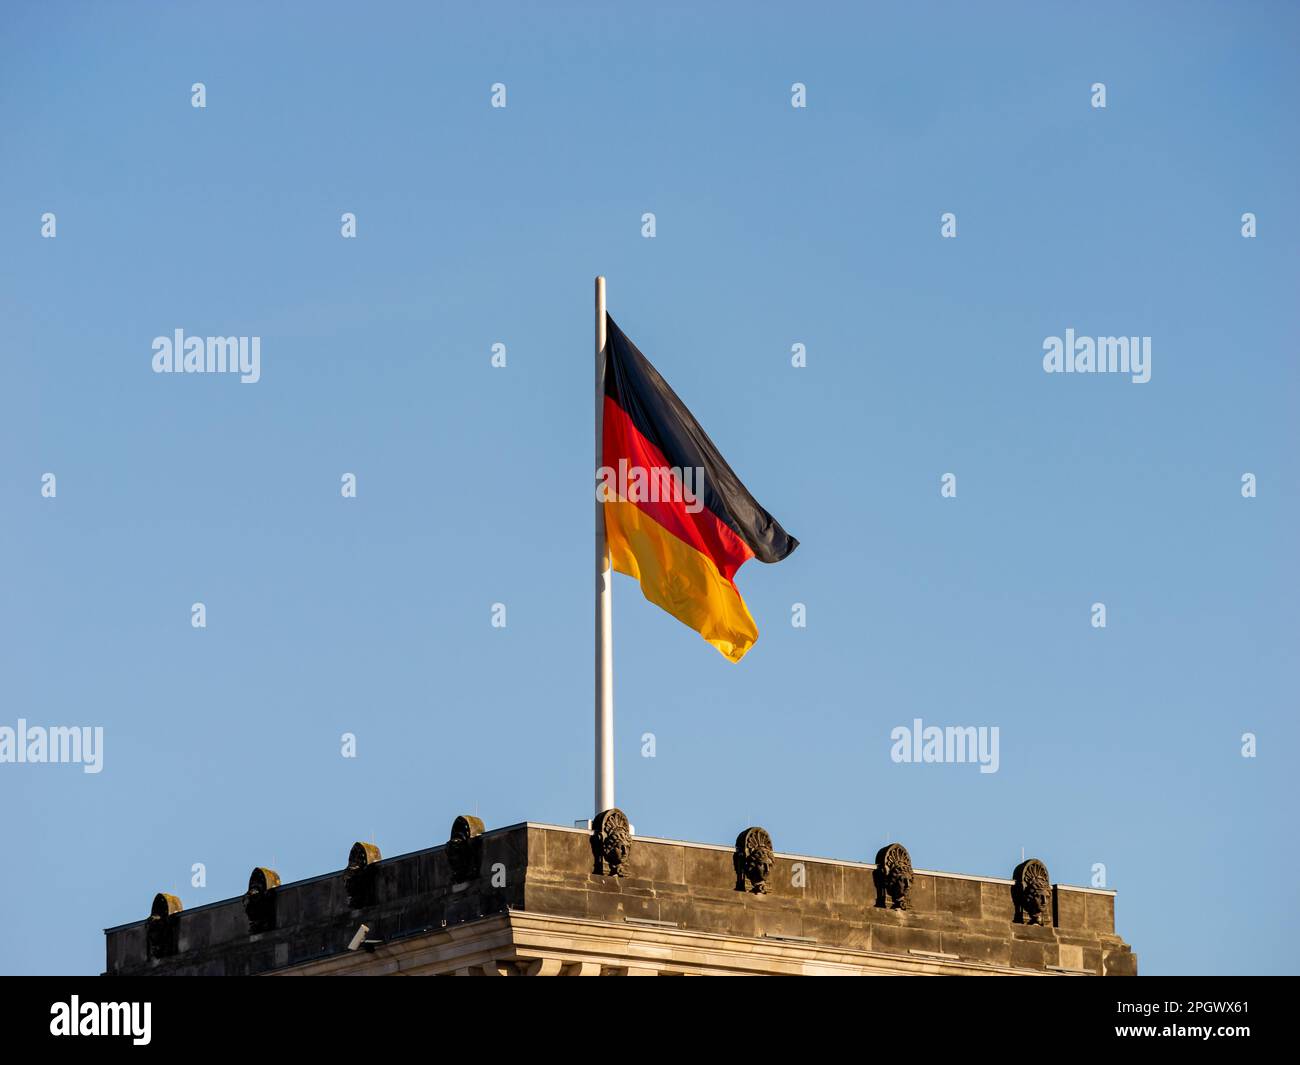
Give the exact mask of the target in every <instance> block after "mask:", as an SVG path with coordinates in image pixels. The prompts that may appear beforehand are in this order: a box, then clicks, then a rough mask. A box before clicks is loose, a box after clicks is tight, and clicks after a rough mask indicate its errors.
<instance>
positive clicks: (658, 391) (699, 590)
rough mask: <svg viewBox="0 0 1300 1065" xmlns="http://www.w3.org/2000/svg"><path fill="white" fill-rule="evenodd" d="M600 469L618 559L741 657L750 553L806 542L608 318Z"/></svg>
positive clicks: (773, 553) (658, 598)
mask: <svg viewBox="0 0 1300 1065" xmlns="http://www.w3.org/2000/svg"><path fill="white" fill-rule="evenodd" d="M605 325H606V334H605V335H606V344H605V359H606V363H605V402H604V412H603V415H602V418H603V423H602V433H601V436H602V440H601V450H602V469H601V477H602V482H603V495H602V496H601V498H602V499H603V502H604V507H603V510H604V513H605V537H606V541H607V543H608V545H609V556H610V562H611V564H612V565H613V567H614V569H615V570H617V571H618V572H619V573H626V574H627V575H628V576H629V577H635V578H636V579H637V580H638V581H640V583H641V593H642V595H644V596H645V597H646V598H647V599H648V600H650V602H652V603H654V604H655V605H657V606H660V607H662V608H663V609H664V610H666V611H668V613H670V614H671V615H672V616H673V617H675V618H676V619H677V620H678V621H680V622H682V623H684V624H686V625H689V626H690V627H691V628H693V629H694V630H695V631H696V632H698V633H699V634H700V635H701V636H702V637H704V639H706V640H707V641H708V642H709V643H711V644H713V646H714V647H716V648H717V649H718V650H719V651H721V652H722V654H723V655H725V656H726V657H727V658H729V659H731V661H733V662H739V661H740V660H741V659H742V658H743V657H744V656H745V652H746V651H748V650H749V649H750V648H751V647H752V646H753V645H754V641H755V640H757V639H758V628H757V627H756V626H755V624H754V619H753V618H752V617H750V615H749V611H748V610H747V609H746V608H745V601H744V600H743V599H741V597H740V592H739V591H738V590H737V589H736V584H735V580H734V578H735V575H736V570H738V569H740V567H741V566H742V565H744V564H745V563H746V562H747V561H749V559H751V558H757V559H759V560H760V561H762V562H780V561H781V559H783V558H785V557H786V555H788V554H789V553H790V552H791V551H793V550H794V549H795V548H796V547H798V546H799V541H798V540H796V539H795V538H794V537H793V536H791V535H790V534H789V533H787V532H786V531H785V530H784V529H783V528H781V526H780V524H779V523H778V522H777V521H776V519H775V518H773V517H772V515H771V514H769V513H768V512H767V511H766V510H764V509H763V508H762V507H760V506H759V505H758V502H757V501H756V500H755V499H754V497H753V496H752V495H750V494H749V492H748V490H747V489H746V488H745V486H744V485H743V484H741V483H740V478H738V477H737V476H736V475H735V473H733V472H732V469H731V467H730V466H728V465H727V462H726V460H725V459H724V458H723V457H722V456H721V455H720V454H719V453H718V449H717V448H716V447H714V446H713V441H712V440H710V439H709V437H708V434H706V433H705V432H704V430H703V429H701V428H700V423H699V422H697V421H696V420H695V417H694V415H692V414H691V412H690V411H689V410H687V409H686V404H684V403H683V402H682V401H681V400H680V399H678V398H677V393H676V392H674V391H673V390H672V389H671V388H669V387H668V383H667V382H666V381H665V380H664V379H663V378H662V377H660V376H659V371H658V370H656V369H655V368H654V367H653V366H651V365H650V361H649V360H648V359H647V358H646V357H645V356H644V355H642V354H641V352H640V351H638V350H637V347H636V345H635V344H633V343H632V341H631V340H629V339H628V338H627V336H626V335H625V334H624V333H623V331H622V330H621V329H619V327H618V326H617V325H616V324H615V323H614V319H613V318H611V317H609V316H608V315H606V316H605Z"/></svg>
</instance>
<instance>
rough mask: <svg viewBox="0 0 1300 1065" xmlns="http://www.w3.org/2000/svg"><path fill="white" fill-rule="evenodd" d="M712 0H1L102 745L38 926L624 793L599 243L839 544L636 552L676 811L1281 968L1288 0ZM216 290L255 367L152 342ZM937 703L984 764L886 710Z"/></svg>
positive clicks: (12, 710) (5, 177)
mask: <svg viewBox="0 0 1300 1065" xmlns="http://www.w3.org/2000/svg"><path fill="white" fill-rule="evenodd" d="M700 6H701V5H695V4H691V5H686V4H659V5H655V6H654V8H653V9H651V8H650V7H649V6H643V9H642V10H641V11H639V12H633V11H632V10H631V6H630V5H624V4H589V5H582V6H578V5H571V4H564V5H551V4H548V5H544V6H543V5H540V4H514V3H496V4H491V5H475V7H474V8H473V9H471V6H470V5H468V4H463V5H456V6H454V7H453V6H450V5H441V6H437V7H433V6H430V5H414V4H412V5H388V4H367V5H359V4H358V5H347V6H343V5H338V6H331V5H307V4H299V5H289V4H285V5H279V4H274V5H268V4H237V3H222V4H215V3H212V4H202V5H199V4H184V5H164V4H153V5H148V6H145V5H139V4H135V5H128V4H122V5H111V6H110V5H102V4H76V5H73V4H58V5H51V4H35V3H30V4H9V5H6V7H5V10H4V13H3V15H2V16H0V160H2V163H0V314H2V315H3V323H4V325H3V332H2V333H0V336H2V338H3V345H2V347H3V382H4V384H3V388H0V501H2V502H0V507H3V510H2V512H0V513H2V517H3V520H2V521H0V552H2V553H0V558H2V559H3V574H2V580H3V595H2V596H0V663H2V665H3V681H2V687H0V709H2V711H3V712H0V725H9V726H11V727H12V726H14V725H16V723H17V720H18V719H19V718H20V717H21V718H26V719H27V720H28V721H30V722H32V723H33V724H44V725H53V724H63V725H100V726H103V728H104V729H105V751H104V770H103V772H102V773H100V774H98V775H88V774H84V773H82V772H81V771H80V769H79V768H77V767H75V766H50V765H46V766H32V765H0V809H2V810H3V811H4V815H3V824H4V830H3V831H4V839H3V843H4V847H5V851H6V852H7V854H8V861H7V862H6V863H5V868H6V871H7V875H5V876H3V877H0V912H4V913H6V914H8V915H10V917H11V922H10V927H9V928H8V929H7V930H6V932H5V934H4V936H3V937H2V938H0V971H4V972H69V971H70V972H88V973H89V972H98V971H100V970H101V969H102V967H103V943H102V937H101V935H100V930H101V928H103V927H104V926H109V925H114V924H118V923H121V922H125V921H130V920H134V919H138V918H141V917H144V916H145V915H146V914H147V912H148V907H149V904H150V900H151V899H152V897H153V894H154V893H155V892H156V891H159V890H168V891H173V892H175V893H176V894H179V895H180V896H181V897H182V898H183V900H184V902H185V904H186V906H187V907H192V906H195V905H199V904H201V903H204V902H210V901H213V900H215V899H220V898H226V897H230V896H234V895H238V894H241V893H242V892H243V891H244V889H245V887H246V885H247V877H248V873H249V870H250V869H251V868H252V867H253V866H254V865H255V864H269V865H274V867H275V868H276V869H278V870H279V872H280V873H281V875H282V876H283V877H284V879H285V880H286V881H287V880H292V879H298V878H301V877H306V876H311V875H315V874H318V873H322V872H326V871H329V870H333V869H338V868H340V867H341V866H342V865H344V864H345V862H346V856H347V852H348V848H349V846H350V845H351V843H352V842H353V841H354V840H356V839H363V838H364V839H370V838H374V839H375V840H376V841H377V842H378V844H379V846H380V847H381V849H382V850H383V852H384V853H385V854H386V855H395V854H399V853H402V852H405V851H410V850H415V849H418V848H422V847H425V846H430V845H433V844H437V843H440V842H443V841H444V840H445V839H446V837H447V833H448V829H449V827H450V825H451V821H452V819H453V818H454V817H455V815H456V814H458V813H461V812H474V811H477V812H478V813H479V814H480V815H481V816H482V817H483V818H484V820H485V821H486V822H487V823H488V825H489V826H500V825H505V824H509V823H513V822H517V821H520V820H525V819H529V820H538V821H551V822H559V823H571V822H572V820H573V819H574V818H578V817H583V816H588V815H589V814H590V809H589V806H590V802H591V790H592V781H591V730H592V726H591V713H592V711H591V704H592V694H591V687H592V685H591V659H592V647H591V644H592V639H591V624H592V623H591V598H592V575H591V536H592V531H591V523H592V494H591V484H592V476H591V465H592V427H591V419H592V394H591V380H592V367H591V363H592V354H591V330H592V314H591V284H592V278H593V276H594V275H595V274H597V273H604V274H606V275H607V276H608V278H609V297H610V309H611V311H612V313H613V314H614V316H615V317H616V318H617V319H618V321H619V323H620V324H621V325H622V326H623V328H624V329H625V330H626V331H627V332H628V334H629V335H630V336H631V337H632V338H633V339H634V340H635V341H636V342H637V343H638V344H639V345H640V347H641V348H642V350H643V351H645V353H646V354H647V356H648V357H649V358H650V359H651V360H653V361H654V362H655V363H656V365H657V366H658V368H659V369H660V370H661V372H662V373H663V374H664V376H665V377H666V378H667V379H668V381H669V382H670V383H671V384H672V385H673V386H674V387H675V388H676V390H677V391H678V392H679V394H680V395H681V396H682V397H683V399H685V401H686V402H687V403H688V405H690V406H691V408H692V409H693V411H694V412H695V414H696V415H697V416H698V417H699V419H700V421H701V422H702V423H703V425H704V426H705V427H706V428H707V429H708V431H709V432H710V434H711V435H712V437H713V439H714V440H715V441H716V442H717V444H718V445H719V447H720V448H721V450H722V452H723V453H724V454H725V455H726V456H727V458H728V460H729V461H730V462H731V464H732V465H733V466H734V467H735V468H736V470H737V472H738V473H739V474H740V476H741V477H742V479H744V480H745V482H746V484H747V485H748V487H749V488H750V489H751V490H752V491H753V493H754V494H755V496H756V497H757V498H758V499H759V500H760V502H762V503H763V505H764V506H766V507H767V508H768V509H769V510H770V511H771V512H772V513H773V514H774V515H776V516H777V518H778V519H779V520H780V521H781V522H782V523H783V524H784V525H785V527H786V528H787V529H788V530H789V531H790V532H791V533H792V534H793V535H795V536H797V537H798V538H799V539H800V541H801V542H802V546H801V547H800V548H799V550H798V551H796V552H795V553H794V555H792V556H791V557H790V558H789V559H788V560H786V561H785V562H783V563H781V564H779V565H774V566H764V565H762V564H761V563H757V562H752V563H750V564H748V565H746V566H745V567H744V568H743V569H742V570H741V571H740V574H739V577H738V583H739V585H740V588H741V590H742V592H743V594H744V595H745V597H746V600H747V602H748V604H749V606H750V609H751V611H752V613H753V614H754V616H755V618H756V619H757V622H758V625H759V629H760V633H761V635H760V638H759V642H758V644H757V646H756V647H755V648H754V650H753V651H752V652H751V653H750V655H749V656H748V657H747V658H746V659H745V660H744V661H743V662H742V663H741V664H740V665H739V666H733V665H731V664H729V663H728V662H727V661H726V660H724V659H723V658H722V656H721V655H719V654H717V653H716V652H715V651H714V650H712V649H711V648H710V647H709V646H708V645H706V644H705V643H703V642H702V641H701V640H700V639H699V638H698V636H696V635H695V634H694V633H693V632H691V631H690V630H688V629H687V628H685V627H684V626H682V625H680V624H678V623H677V622H675V621H673V620H672V619H671V618H669V617H668V616H667V615H665V614H663V613H661V612H660V611H658V610H657V609H656V608H654V607H652V606H650V605H649V604H648V603H646V602H644V601H643V600H642V599H641V596H640V594H639V592H638V590H637V589H636V587H635V585H634V584H632V582H630V581H629V580H628V579H627V578H624V577H619V578H618V579H617V584H616V587H615V617H614V624H615V654H616V662H615V668H616V693H617V727H618V735H617V758H618V772H619V776H618V802H619V805H620V806H621V807H623V808H624V809H625V810H627V812H628V813H629V815H630V816H631V819H632V821H633V822H634V824H635V825H636V828H637V831H638V832H639V833H641V834H647V835H660V836H670V837H675V838H682V839H688V840H701V841H709V842H715V843H730V842H731V841H732V840H733V839H734V838H735V835H736V833H737V832H738V831H739V830H740V829H741V828H743V827H745V826H746V825H747V824H762V825H764V826H766V827H767V828H768V829H770V830H771V832H772V835H773V837H774V840H775V843H776V846H777V849H778V850H782V851H798V852H803V853H807V854H815V855H826V856H833V857H840V858H858V859H868V860H869V859H870V858H871V856H873V855H874V854H875V851H876V849H877V848H878V847H880V846H881V845H882V844H884V843H885V842H888V841H889V840H891V839H898V840H901V841H902V842H903V843H905V844H906V845H907V847H908V848H909V849H910V851H911V854H912V858H913V861H914V862H915V864H916V865H917V866H918V867H919V868H929V869H944V870H956V871H961V872H967V873H978V874H988V875H996V876H1009V875H1010V873H1011V870H1012V867H1013V866H1014V865H1015V864H1016V862H1017V861H1019V859H1020V856H1021V848H1022V847H1023V848H1025V851H1026V853H1027V854H1032V855H1037V856H1038V857H1040V858H1042V859H1043V860H1044V861H1045V862H1046V863H1047V865H1048V868H1049V869H1050V871H1051V874H1052V877H1053V879H1054V880H1057V881H1060V882H1065V883H1075V884H1085V885H1086V884H1088V883H1089V882H1090V881H1091V878H1092V868H1093V865H1094V863H1098V862H1100V863H1104V864H1105V866H1106V869H1107V878H1108V885H1109V886H1111V887H1114V888H1116V889H1117V890H1118V891H1119V900H1118V926H1119V931H1120V932H1121V933H1122V934H1123V935H1124V936H1125V937H1126V938H1127V939H1128V940H1129V941H1130V942H1132V943H1133V944H1134V947H1135V949H1136V950H1137V951H1139V953H1140V964H1141V968H1142V971H1144V972H1147V973H1171V972H1205V971H1210V972H1280V971H1294V970H1295V968H1296V962H1295V957H1296V948H1297V938H1298V935H1297V932H1298V929H1300V916H1298V915H1297V909H1296V907H1295V905H1294V904H1293V899H1292V898H1291V895H1292V894H1293V893H1289V892H1288V889H1287V888H1288V885H1291V884H1294V883H1295V882H1296V880H1297V878H1300V861H1298V860H1297V856H1296V848H1295V847H1294V845H1293V840H1294V817H1295V811H1296V805H1297V803H1296V799H1297V786H1296V772H1295V752H1296V750H1297V743H1298V742H1300V736H1298V734H1297V733H1298V730H1297V726H1296V713H1295V712H1296V702H1297V700H1296V688H1297V686H1296V669H1297V635H1298V634H1300V624H1298V621H1300V616H1298V615H1300V607H1298V606H1297V601H1296V595H1295V590H1296V587H1297V577H1298V576H1300V574H1298V573H1297V562H1296V542H1295V537H1296V528H1297V525H1300V510H1298V508H1297V503H1296V499H1297V494H1296V493H1297V488H1298V487H1300V485H1298V484H1297V472H1296V463H1297V455H1298V454H1300V452H1298V450H1297V445H1298V443H1300V441H1298V440H1297V431H1296V424H1297V419H1296V404H1297V399H1298V398H1300V397H1298V396H1297V370H1296V359H1297V350H1296V337H1297V335H1298V334H1300V314H1298V313H1297V301H1296V295H1295V288H1296V281H1297V266H1298V265H1300V256H1298V255H1297V252H1298V250H1300V243H1298V241H1297V232H1298V227H1300V211H1298V210H1297V195H1296V180H1295V175H1296V174H1297V172H1300V159H1298V158H1297V156H1298V154H1300V151H1298V147H1297V146H1298V144H1300V139H1298V138H1297V118H1296V116H1297V113H1300V112H1298V108H1297V105H1298V104H1300V93H1298V92H1297V90H1298V88H1300V67H1297V65H1296V63H1295V56H1296V54H1297V48H1298V46H1300V18H1298V17H1297V12H1296V9H1295V8H1294V7H1293V6H1292V5H1287V4H1276V5H1270V4H1251V5H1242V4H1227V3H1225V4H1190V3H1189V4H1184V3H1165V4H1144V5H1133V4H1113V5H1112V4H1088V5H1078V4H1071V5H1065V4H1045V3H1025V4H1014V5H987V4H980V5H972V4H956V5H952V6H948V5H919V4H890V5H871V6H869V7H868V6H867V5H861V4H853V5H848V4H842V5H824V6H817V7H815V8H814V9H813V10H808V9H807V5H791V4H753V3H744V4H735V5H730V6H727V7H725V8H724V7H722V6H718V5H709V8H710V9H709V10H708V11H707V12H706V11H700V10H697V9H698V8H699V7H700ZM797 81H798V82H804V83H806V85H807V87H808V90H807V91H808V107H807V108H806V109H804V110H796V109H793V108H792V107H791V106H790V86H791V84H792V83H794V82H797ZM194 82H203V83H204V84H205V85H206V88H207V107H206V109H203V110H198V109H195V108H193V107H191V105H190V87H191V85H192V84H193V83H194ZM494 82H504V83H505V84H506V86H507V92H508V96H507V100H508V106H507V107H506V108H505V109H493V108H491V107H490V106H489V92H490V86H491V85H492V84H493V83H494ZM1094 82H1104V83H1105V84H1106V87H1107V107H1106V109H1105V110H1099V109H1094V108H1093V107H1091V106H1090V102H1089V97H1090V86H1091V85H1092V84H1093V83H1094ZM345 211H351V212H355V214H356V216H357V224H358V234H359V235H358V237H357V238H356V239H355V240H345V239H342V238H341V237H340V234H339V227H340V221H339V219H340V215H341V214H342V213H343V212H345ZM647 211H652V212H654V213H655V214H656V216H657V236H656V237H655V238H654V239H653V240H649V239H644V238H642V236H641V216H642V214H643V213H644V212H647ZM946 211H951V212H954V213H955V214H956V215H957V220H958V236H957V238H956V239H953V240H944V239H941V238H940V235H939V220H940V215H941V214H942V213H943V212H946ZM1247 211H1250V212H1254V213H1255V214H1256V215H1257V218H1258V227H1259V229H1258V232H1259V235H1258V237H1257V238H1256V239H1254V240H1246V239H1243V238H1242V236H1241V235H1240V228H1241V222H1240V217H1241V215H1242V214H1243V213H1244V212H1247ZM45 212H54V213H55V214H56V216H57V237H56V238H55V239H53V240H50V239H42V237H41V235H40V219H41V215H42V214H43V213H45ZM177 328H182V329H184V330H186V332H187V333H191V334H199V335H209V334H220V335H249V336H254V335H255V336H260V337H261V338H262V367H261V369H262V379H261V381H260V382H258V383H257V384H255V385H243V384H240V383H238V382H237V381H236V380H234V379H228V378H217V377H205V376H197V375H190V376H183V375H170V376H169V375H155V374H154V373H153V372H152V371H151V367H150V361H151V357H152V350H151V343H152V340H153V338H154V337H155V336H158V335H164V334H170V333H171V331H172V330H174V329H177ZM1066 328H1073V329H1075V330H1076V332H1077V333H1078V334H1080V335H1089V336H1096V335H1110V334H1123V335H1143V336H1150V337H1152V348H1153V372H1152V379H1151V381H1150V382H1149V383H1147V384H1142V385H1137V384H1133V383H1130V381H1129V380H1128V379H1127V378H1121V377H1117V376H1111V375H1100V374H1099V375H1091V376H1078V375H1075V376H1069V377H1067V376H1064V375H1057V376H1051V375H1048V374H1045V373H1044V372H1043V369H1042V345H1043V340H1044V338H1045V337H1048V336H1053V335H1058V336H1059V335H1062V334H1063V332H1064V330H1065V329H1066ZM497 342H501V343H504V344H505V345H506V346H507V353H508V354H507V360H508V366H507V368H506V369H504V370H502V369H493V368H492V367H491V366H490V365H489V360H490V355H491V350H490V349H491V346H492V345H493V344H494V343H497ZM794 343H803V344H805V345H806V346H807V352H808V366H807V367H806V368H804V369H794V368H792V367H791V365H790V348H791V345H792V344H794ZM345 471H349V472H354V473H356V474H357V477H358V497H357V498H356V499H355V500H344V499H342V498H341V496H340V492H339V485H340V477H341V475H342V474H343V473H344V472H345ZM1247 471H1249V472H1252V473H1254V474H1255V475H1256V476H1257V478H1258V485H1259V489H1258V493H1259V494H1258V497H1257V498H1255V499H1253V500H1246V499H1243V498H1242V496H1241V492H1240V478H1241V475H1242V474H1243V473H1244V472H1247ZM46 472H53V473H55V474H56V476H57V489H58V495H57V498H56V499H54V500H48V499H43V498H41V494H40V478H41V475H42V474H43V473H46ZM945 472H953V473H956V475H957V477H958V496H957V498H956V499H954V500H945V499H941V498H940V494H939V478H940V476H941V475H942V474H943V473H945ZM196 601H202V602H203V603H205V604H206V607H207V620H208V627H207V628H206V629H205V630H195V629H194V628H192V627H191V624H190V605H191V604H192V603H194V602H196ZM1098 601H1101V602H1104V603H1105V604H1106V606H1107V611H1108V616H1107V621H1108V624H1107V627H1106V628H1105V629H1104V630H1098V629H1094V628H1093V627H1092V625H1091V624H1090V607H1091V604H1092V603H1094V602H1098ZM494 602H504V603H506V604H507V608H508V615H507V617H508V627H507V628H506V629H504V630H498V629H493V628H492V627H491V625H490V623H489V622H490V609H491V604H492V603H494ZM795 602H802V603H805V604H806V606H807V614H808V627H807V628H806V629H803V630H799V629H795V628H793V627H792V626H791V624H790V607H791V604H792V603H795ZM916 717H920V718H922V719H923V720H924V721H925V722H926V723H932V724H938V725H976V726H979V725H985V726H997V727H999V729H1000V730H1001V766H1000V769H999V771H998V772H997V773H996V774H988V775H981V774H980V773H978V772H977V771H976V769H975V767H974V766H970V765H905V764H903V765H900V764H895V763H893V762H892V761H891V760H890V757H889V752H890V746H891V744H890V740H889V733H890V730H891V729H892V728H894V727H895V726H897V725H900V724H909V723H910V722H911V721H912V720H913V719H914V718H916ZM344 732H353V733H355V734H356V736H357V743H358V756H357V757H356V758H355V759H352V760H348V759H344V758H343V757H341V754H340V736H341V734H343V733H344ZM646 732H653V733H654V734H655V737H656V740H657V757H655V758H654V759H647V758H642V757H641V756H640V749H641V736H642V734H643V733H646ZM1245 732H1253V733H1255V734H1257V736H1258V756H1257V757H1256V758H1254V759H1246V758H1243V757H1242V756H1241V736H1242V734H1243V733H1245ZM195 862H203V863H205V864H206V868H207V886H206V887H204V888H196V887H193V886H191V884H190V876H191V873H190V869H191V865H192V864H193V863H195Z"/></svg>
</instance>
